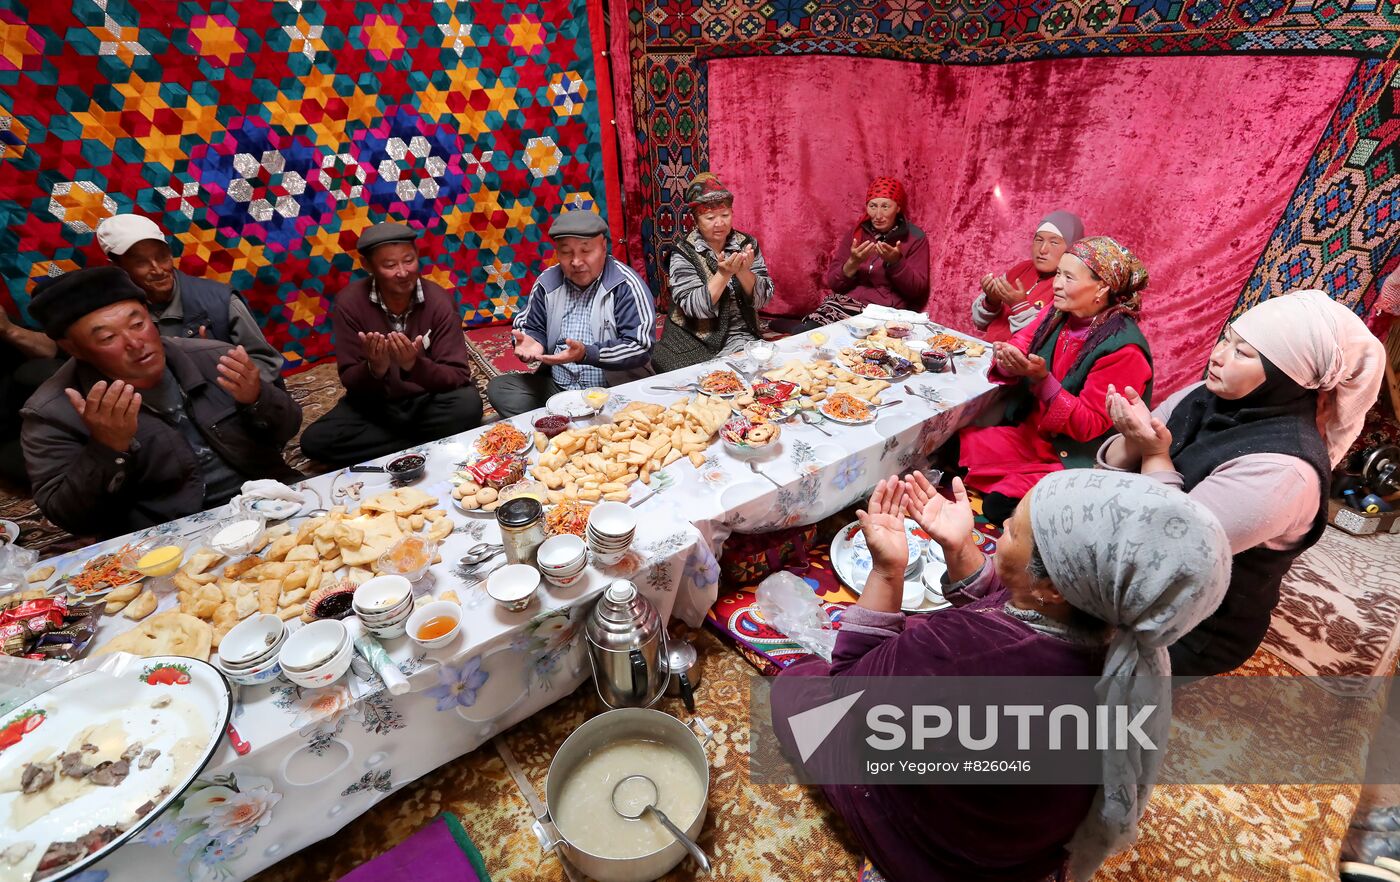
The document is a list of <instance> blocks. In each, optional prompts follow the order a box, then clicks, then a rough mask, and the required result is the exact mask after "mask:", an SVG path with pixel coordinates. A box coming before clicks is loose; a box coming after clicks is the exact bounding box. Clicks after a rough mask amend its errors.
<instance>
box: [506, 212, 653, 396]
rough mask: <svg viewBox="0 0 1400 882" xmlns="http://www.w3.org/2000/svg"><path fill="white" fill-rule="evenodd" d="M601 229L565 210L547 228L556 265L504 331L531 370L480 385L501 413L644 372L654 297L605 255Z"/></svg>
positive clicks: (597, 220) (587, 216) (588, 217)
mask: <svg viewBox="0 0 1400 882" xmlns="http://www.w3.org/2000/svg"><path fill="white" fill-rule="evenodd" d="M607 232H608V226H607V223H606V222H604V220H603V219H602V218H601V217H599V216H598V215H597V214H594V213H593V212H591V211H577V210H575V211H565V212H563V213H562V214H561V215H560V216H559V217H558V218H557V219H556V220H555V221H554V223H553V225H551V226H550V228H549V238H550V239H551V240H552V241H553V242H554V251H555V256H556V258H557V259H558V263H557V264H556V265H555V266H552V267H550V268H549V269H547V270H545V271H544V272H543V273H541V274H540V277H539V278H538V279H536V280H535V285H534V287H533V288H531V289H530V298H529V300H528V301H527V302H526V304H525V308H524V309H523V310H521V311H520V312H519V313H517V314H516V316H515V320H514V321H513V322H512V325H513V328H512V330H511V335H512V336H513V337H514V339H515V355H516V357H517V358H519V359H520V360H521V361H523V362H525V364H527V365H530V366H532V367H535V368H536V370H535V371H534V372H533V373H525V374H505V375H503V376H499V377H496V378H495V379H494V380H492V381H491V382H490V384H489V385H488V386H487V389H486V395H487V397H488V398H490V399H491V405H492V406H493V407H495V408H496V411H497V412H498V413H500V415H501V416H502V417H503V418H509V417H513V416H515V415H516V414H520V413H525V412H526V411H530V410H534V409H536V408H538V407H543V406H544V404H545V402H546V401H548V400H549V397H550V396H551V395H554V394H556V393H558V392H560V391H563V390H565V389H587V388H590V387H593V386H615V385H618V384H620V383H626V382H628V381H629V380H635V379H638V378H640V377H645V376H648V375H650V374H651V373H652V369H651V348H652V345H653V344H654V343H655V342H656V300H655V298H654V297H653V296H652V293H651V289H650V288H648V287H647V283H646V282H645V281H644V280H643V279H642V277H641V276H639V275H637V273H636V271H635V270H633V269H632V268H631V267H629V266H627V265H626V264H624V263H621V262H619V261H617V260H614V259H613V258H612V257H611V256H610V255H609V254H608V240H607Z"/></svg>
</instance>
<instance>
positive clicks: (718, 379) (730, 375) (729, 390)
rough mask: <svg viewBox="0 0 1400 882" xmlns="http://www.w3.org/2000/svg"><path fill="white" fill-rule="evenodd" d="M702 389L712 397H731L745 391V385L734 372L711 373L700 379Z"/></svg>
mask: <svg viewBox="0 0 1400 882" xmlns="http://www.w3.org/2000/svg"><path fill="white" fill-rule="evenodd" d="M700 388H701V389H704V390H705V391H706V392H709V393H710V394H712V395H731V394H734V393H737V392H742V391H743V390H744V383H743V381H742V380H740V379H739V375H738V374H736V373H734V372H733V371H710V372H709V373H708V374H706V375H705V376H703V377H701V378H700Z"/></svg>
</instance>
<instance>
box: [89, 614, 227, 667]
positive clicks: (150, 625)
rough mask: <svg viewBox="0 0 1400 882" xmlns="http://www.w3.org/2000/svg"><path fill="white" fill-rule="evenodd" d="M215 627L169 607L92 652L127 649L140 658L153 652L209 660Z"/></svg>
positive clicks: (123, 650)
mask: <svg viewBox="0 0 1400 882" xmlns="http://www.w3.org/2000/svg"><path fill="white" fill-rule="evenodd" d="M213 639H214V629H213V628H211V627H210V626H209V625H208V624H207V623H205V622H201V621H200V620H199V619H197V618H195V617H194V616H190V615H185V614H184V613H182V612H176V611H175V610H169V611H167V612H163V613H157V614H156V615H153V616H150V617H149V618H147V619H146V620H145V621H143V622H141V623H140V624H138V625H137V626H136V627H135V628H132V629H131V630H130V631H127V632H126V633H125V634H118V635H117V636H116V637H113V638H112V639H111V640H108V641H107V642H106V643H104V644H102V646H100V647H98V648H97V650H96V652H94V653H93V655H106V654H108V653H111V652H129V653H131V654H133V655H139V656H141V657H142V658H149V657H151V656H154V655H183V656H184V657H186V658H197V659H200V660H201V661H208V660H209V648H210V645H211V644H212V642H213Z"/></svg>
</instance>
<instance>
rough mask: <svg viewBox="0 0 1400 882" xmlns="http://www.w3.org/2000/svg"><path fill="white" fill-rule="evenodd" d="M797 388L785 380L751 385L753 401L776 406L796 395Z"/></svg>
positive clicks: (794, 384)
mask: <svg viewBox="0 0 1400 882" xmlns="http://www.w3.org/2000/svg"><path fill="white" fill-rule="evenodd" d="M798 388H799V386H798V385H797V384H796V383H791V382H788V381H787V380H768V381H764V382H761V383H754V385H753V400H754V401H756V402H758V403H759V404H767V405H769V406H776V405H779V404H782V403H783V402H784V401H787V400H788V399H790V398H792V397H793V396H794V395H796V394H797V390H798Z"/></svg>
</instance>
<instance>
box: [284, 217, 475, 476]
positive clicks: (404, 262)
mask: <svg viewBox="0 0 1400 882" xmlns="http://www.w3.org/2000/svg"><path fill="white" fill-rule="evenodd" d="M417 235H418V234H417V233H415V232H414V231H413V230H411V229H409V228H408V227H406V226H404V225H403V224H395V223H382V224H375V225H374V226H372V227H370V228H369V229H368V230H365V231H364V233H362V234H361V235H360V241H359V243H358V245H357V246H356V247H357V249H358V250H359V252H360V261H361V262H362V263H363V264H364V268H365V270H366V271H367V272H368V273H369V277H368V278H365V279H359V280H356V281H354V282H351V283H350V284H349V285H346V286H345V288H344V289H343V290H341V292H340V293H339V294H337V295H335V313H334V315H333V316H332V325H331V327H332V329H333V331H334V333H335V360H336V365H337V366H338V367H339V369H340V382H341V384H342V385H343V386H345V397H344V398H342V399H341V400H340V403H338V404H337V405H336V406H335V407H334V408H333V409H332V410H331V412H330V413H328V414H326V415H325V416H323V417H321V418H320V419H319V420H317V421H316V422H314V423H312V424H311V425H310V426H308V427H307V429H306V431H305V432H304V433H302V436H301V449H302V452H303V453H305V454H306V455H307V456H309V457H311V458H312V459H314V460H316V461H318V462H324V463H328V464H331V465H346V464H353V463H359V462H364V461H365V460H368V459H374V458H375V457H378V456H383V455H385V454H386V453H393V452H395V451H397V450H403V449H404V448H407V447H412V446H413V445H415V444H422V443H424V442H426V441H434V440H437V439H438V438H445V437H447V436H448V435H455V434H457V433H458V432H465V431H467V430H468V429H474V428H476V427H477V426H479V425H481V394H480V393H479V392H477V391H476V388H475V387H474V386H473V385H472V373H471V362H470V361H469V360H468V356H467V342H466V338H465V337H463V336H462V314H461V313H460V312H459V311H458V309H457V302H456V300H455V299H454V298H453V297H452V295H450V294H448V293H447V292H446V291H444V290H443V289H442V286H440V285H438V284H436V283H434V282H432V281H430V280H428V279H424V278H422V276H421V271H420V269H419V264H418V246H417V245H416V244H415V242H414V240H415V239H416V238H417Z"/></svg>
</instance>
